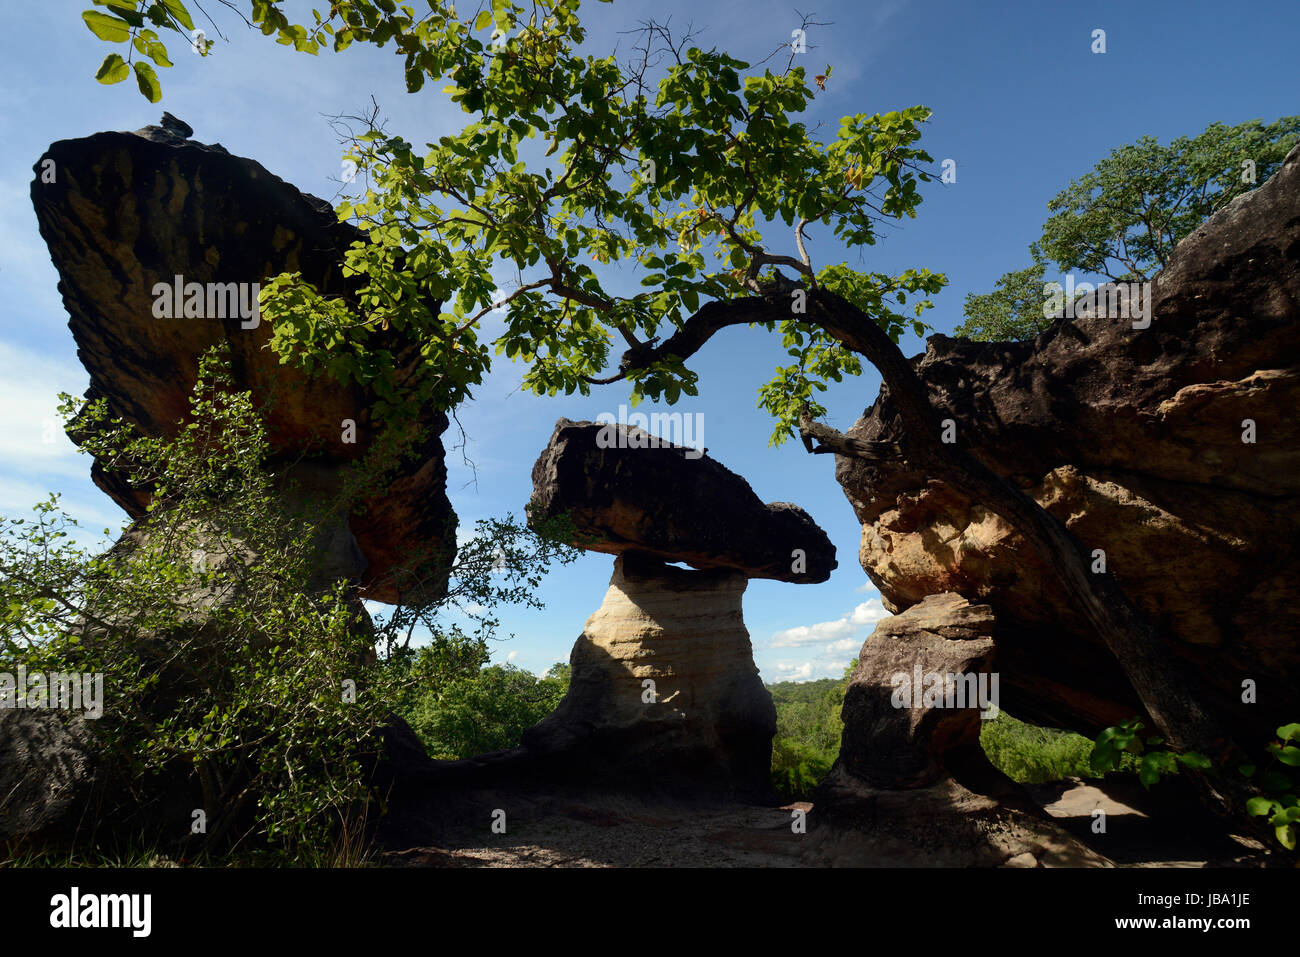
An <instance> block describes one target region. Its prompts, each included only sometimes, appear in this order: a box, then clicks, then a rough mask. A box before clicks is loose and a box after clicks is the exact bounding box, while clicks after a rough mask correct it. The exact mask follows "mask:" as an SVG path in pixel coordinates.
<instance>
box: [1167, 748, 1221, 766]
mask: <svg viewBox="0 0 1300 957" xmlns="http://www.w3.org/2000/svg"><path fill="white" fill-rule="evenodd" d="M1175 756H1176V757H1177V758H1178V760H1179V761H1181V762H1182V763H1183V764H1185V765H1187V767H1189V768H1192V769H1193V770H1196V771H1207V770H1209V769H1210V768H1212V767H1213V766H1214V762H1213V761H1211V760H1210V759H1209V758H1207V757H1206V756H1205V755H1203V754H1199V753H1197V752H1196V751H1188V752H1187V753H1186V754H1179V755H1175Z"/></svg>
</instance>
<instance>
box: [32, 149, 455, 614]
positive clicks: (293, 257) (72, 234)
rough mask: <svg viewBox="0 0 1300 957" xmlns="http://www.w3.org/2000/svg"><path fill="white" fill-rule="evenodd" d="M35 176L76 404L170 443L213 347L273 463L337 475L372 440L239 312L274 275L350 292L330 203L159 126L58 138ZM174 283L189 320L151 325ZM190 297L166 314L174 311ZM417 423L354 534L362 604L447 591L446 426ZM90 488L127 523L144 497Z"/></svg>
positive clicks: (339, 400)
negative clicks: (406, 455)
mask: <svg viewBox="0 0 1300 957" xmlns="http://www.w3.org/2000/svg"><path fill="white" fill-rule="evenodd" d="M35 171H36V178H35V180H34V181H33V183H32V189H31V193H32V202H33V204H34V205H35V208H36V216H37V221H38V223H39V225H40V231H41V235H42V237H44V239H45V241H46V243H47V244H48V246H49V249H50V256H51V259H52V260H53V262H54V266H55V268H56V269H58V271H59V276H60V283H59V290H60V292H61V293H62V295H63V300H64V304H65V306H66V308H67V310H68V314H69V316H70V320H69V326H70V328H71V329H72V334H73V336H74V338H75V339H76V342H77V347H78V356H79V358H80V359H81V361H82V363H83V364H84V365H85V367H86V369H87V371H89V373H90V388H89V390H88V392H87V398H88V399H95V398H98V397H104V398H106V399H107V401H108V405H109V409H110V411H111V412H112V413H113V414H114V415H120V416H122V417H124V418H125V419H126V420H128V421H129V422H132V423H134V424H136V425H138V426H139V427H140V428H142V429H143V430H144V431H145V432H146V433H147V434H151V435H169V434H172V433H173V432H174V430H175V428H176V423H177V422H178V421H180V420H182V419H184V418H185V417H186V416H187V414H188V411H189V397H190V393H191V390H192V388H193V386H194V382H195V380H196V377H197V371H198V360H199V357H200V356H201V355H202V353H203V352H204V351H205V350H207V349H208V348H209V347H211V346H214V345H217V344H221V343H225V344H226V345H228V346H229V348H230V350H231V354H232V360H233V365H234V372H235V376H236V381H237V383H238V384H239V385H240V386H241V387H243V388H248V389H250V390H251V391H252V393H253V397H254V400H255V401H256V402H257V403H258V404H259V406H264V407H265V408H266V421H267V427H268V430H269V434H270V439H271V442H272V445H273V448H274V449H275V451H276V453H277V456H278V459H279V460H280V461H283V462H289V461H298V460H299V459H300V458H302V457H304V456H305V457H307V458H308V459H310V460H312V461H315V462H321V463H327V464H332V465H336V466H337V465H342V464H345V463H348V462H351V461H354V460H355V459H357V458H359V457H360V456H361V455H363V454H364V453H365V451H366V450H367V449H368V448H369V447H370V444H371V442H372V439H373V435H374V427H375V423H374V421H373V419H372V409H373V407H374V403H373V401H372V397H371V396H369V395H367V394H366V393H365V392H364V391H363V390H361V389H359V388H357V387H355V386H341V385H340V384H339V383H338V382H337V381H336V380H334V379H332V378H328V377H324V376H309V375H307V374H305V373H303V372H300V371H299V370H297V369H296V367H293V366H290V365H280V364H279V362H278V359H277V357H276V356H275V355H274V354H273V353H272V352H271V351H270V350H269V349H268V348H267V343H268V341H269V339H270V336H271V330H270V328H269V323H265V322H262V321H260V318H258V317H257V316H256V315H246V314H245V313H244V311H243V310H242V307H243V306H245V305H253V304H255V303H256V289H254V288H253V287H252V284H254V283H258V284H260V283H263V282H265V281H266V280H267V279H269V278H271V277H272V276H275V275H277V274H279V273H281V272H286V271H291V272H292V271H297V272H301V274H302V278H303V280H304V281H305V282H309V283H311V284H313V285H314V286H316V288H317V289H319V290H320V291H321V292H322V293H324V294H326V295H333V294H340V293H342V292H344V291H346V290H347V289H348V284H349V283H350V282H352V280H345V279H344V278H343V276H342V273H341V266H342V263H343V254H344V251H345V250H346V249H347V248H348V246H349V245H350V244H351V243H352V242H353V241H355V240H357V239H359V238H362V233H360V232H359V231H358V230H357V229H355V228H353V227H352V226H350V225H348V224H343V223H339V222H338V220H337V218H336V217H335V215H334V212H333V209H332V208H331V207H330V205H329V204H328V203H326V202H324V201H323V200H320V199H317V198H316V197H313V196H309V195H307V194H304V193H301V192H299V191H298V190H297V189H295V188H294V187H293V186H291V185H290V184H288V183H285V182H284V181H283V180H281V179H279V178H278V177H275V176H273V175H271V173H269V172H268V171H267V170H266V169H265V168H264V167H262V166H261V165H260V164H258V163H256V162H254V161H253V160H249V159H244V158H242V157H237V156H231V155H230V154H229V153H227V152H226V151H225V150H224V149H223V148H222V147H220V146H205V145H203V144H201V143H197V142H194V141H191V140H187V139H184V138H183V136H182V135H181V134H179V133H177V132H174V131H172V130H170V129H165V128H163V127H146V128H145V129H144V130H141V131H140V132H139V133H97V134H95V135H93V136H89V137H86V138H84V139H75V140H61V141H59V142H57V143H54V144H53V145H52V146H51V147H50V148H49V150H48V151H47V152H46V153H45V155H44V156H42V157H41V159H40V160H39V161H38V162H37V164H36V166H35ZM178 276H179V277H181V279H180V281H181V283H182V292H184V289H183V286H184V285H185V284H189V283H199V284H202V286H203V289H204V292H205V295H204V297H203V304H202V309H201V310H195V311H201V312H202V313H203V315H193V314H191V315H189V316H186V315H185V313H184V312H183V311H177V312H174V313H173V315H175V316H177V318H170V319H169V318H157V317H156V315H155V308H154V307H155V302H156V301H157V299H158V297H157V296H155V292H154V289H155V285H156V284H158V283H165V284H167V285H169V286H171V287H172V288H173V289H174V288H175V283H176V281H177V279H176V277H178ZM227 283H231V284H236V285H235V286H233V287H230V289H229V290H228V289H222V290H218V291H217V292H216V293H214V294H212V295H211V296H209V295H208V293H209V290H210V289H211V286H210V285H209V284H227ZM230 290H233V291H234V298H231V297H230V295H229V291H230ZM188 298H189V297H188V294H187V293H186V294H184V299H182V300H181V301H178V302H176V303H174V304H173V305H174V306H175V307H176V308H177V310H182V309H183V308H184V302H185V300H188ZM209 302H211V305H209ZM235 306H239V307H241V308H240V309H238V310H237V309H235V308H233V307H235ZM398 345H400V343H398V342H397V341H396V339H395V340H394V347H395V348H396V347H397V346H398ZM426 418H427V421H426V423H425V424H426V425H428V426H429V427H430V430H429V436H428V438H427V439H426V440H425V441H424V442H423V444H422V447H421V448H418V449H416V450H414V455H413V458H412V459H411V460H410V461H409V462H407V463H405V464H404V465H402V466H400V467H399V472H398V474H397V475H396V479H395V481H394V482H393V485H392V487H391V488H390V489H389V490H388V492H387V494H385V495H384V496H382V497H377V498H375V499H373V500H371V501H369V502H366V503H365V504H364V506H363V510H364V518H361V519H358V520H357V521H355V522H354V523H353V525H354V531H355V534H356V537H357V540H358V542H359V543H360V547H361V549H362V551H363V553H364V554H365V556H366V559H367V560H368V562H369V570H368V572H367V576H366V579H365V581H364V585H365V588H366V595H367V597H371V598H375V599H379V600H387V601H393V600H396V596H397V592H398V589H399V587H401V586H404V585H406V586H409V584H410V581H411V578H412V577H418V578H427V579H430V580H432V581H433V582H434V587H435V588H436V587H441V583H442V582H443V581H445V571H440V570H439V567H438V566H439V565H441V564H445V560H446V554H445V551H446V549H447V548H450V547H453V543H454V541H455V516H454V513H453V512H452V510H451V504H450V502H449V501H448V499H447V496H446V491H445V484H446V469H445V466H444V464H443V448H442V441H441V438H440V436H441V433H442V432H443V431H444V430H445V429H446V427H447V419H446V417H445V416H444V415H442V414H441V413H432V412H431V413H430V415H429V416H427V417H426ZM346 420H351V421H352V422H353V423H355V435H356V441H355V443H347V442H344V441H343V438H344V429H345V425H344V423H345V421H346ZM92 474H93V477H94V479H95V482H96V484H98V485H99V486H100V488H102V489H103V490H104V491H105V492H107V493H108V494H109V495H110V496H112V498H113V499H114V501H116V502H117V503H118V504H119V505H121V506H122V507H123V508H124V509H125V510H126V511H127V513H128V514H130V515H131V516H132V517H136V518H138V517H139V516H140V515H142V514H143V512H144V507H145V505H146V500H147V493H145V492H141V491H139V490H136V489H132V488H130V487H128V486H127V485H126V484H125V483H124V482H122V481H121V480H120V479H118V478H116V477H113V476H109V475H107V474H106V473H105V472H104V471H103V469H102V468H101V466H100V464H99V463H96V464H95V466H94V468H93V472H92ZM412 566H414V567H412ZM408 572H409V573H410V574H409V575H408ZM440 576H441V577H440Z"/></svg>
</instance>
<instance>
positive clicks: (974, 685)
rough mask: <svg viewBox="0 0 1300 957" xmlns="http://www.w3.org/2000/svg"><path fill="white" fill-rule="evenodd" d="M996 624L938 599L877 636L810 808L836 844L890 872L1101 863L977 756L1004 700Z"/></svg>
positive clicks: (863, 658) (946, 596)
mask: <svg viewBox="0 0 1300 957" xmlns="http://www.w3.org/2000/svg"><path fill="white" fill-rule="evenodd" d="M994 624H995V622H994V617H993V613H992V611H991V610H990V609H989V607H988V606H987V605H974V604H971V603H970V602H968V601H966V599H964V598H962V597H961V596H960V595H956V594H953V593H951V592H945V593H942V594H938V595H931V596H929V597H927V598H926V599H925V600H923V601H921V602H919V603H918V604H916V605H914V606H912V607H911V608H909V609H908V610H907V611H905V612H903V613H902V614H899V615H896V616H894V617H893V618H888V619H886V620H884V621H882V622H881V623H880V624H879V625H877V626H876V630H875V632H874V633H873V634H872V635H871V637H869V638H868V639H867V641H866V643H865V644H864V645H863V647H862V652H861V654H860V655H859V657H858V665H857V668H856V669H855V670H854V672H853V675H852V677H851V679H850V681H849V687H848V690H847V692H846V693H845V696H844V710H843V716H844V735H843V739H842V743H841V746H840V754H839V757H838V758H837V759H836V762H835V765H834V767H832V769H831V773H830V774H829V775H828V776H827V778H826V780H825V781H823V782H822V784H821V785H820V786H819V788H818V791H817V796H816V798H815V801H814V813H815V815H816V819H817V821H818V822H819V823H823V824H825V825H827V826H828V830H829V831H830V832H831V833H832V834H834V835H836V837H835V838H834V840H836V841H840V842H844V843H845V844H846V845H848V846H854V847H857V848H858V849H859V853H861V854H863V855H864V856H868V857H873V858H876V859H881V858H883V862H885V863H888V862H891V861H892V862H895V863H898V864H911V865H915V864H916V863H918V862H924V863H925V864H927V865H929V866H950V867H952V866H998V865H1006V866H1012V867H1021V866H1039V864H1046V865H1061V866H1084V865H1086V866H1097V865H1105V864H1106V863H1107V862H1106V860H1105V858H1103V857H1102V856H1101V855H1099V854H1097V853H1095V852H1094V851H1091V850H1089V849H1087V848H1086V847H1085V846H1084V845H1083V844H1081V843H1079V842H1078V841H1076V840H1075V839H1074V838H1072V837H1070V836H1069V835H1068V834H1067V833H1065V832H1064V831H1062V830H1061V829H1060V828H1059V827H1058V826H1057V825H1056V824H1054V823H1053V822H1052V821H1050V820H1049V819H1048V817H1047V816H1046V815H1045V814H1044V813H1043V812H1042V811H1041V810H1040V809H1039V808H1038V807H1037V806H1036V805H1034V804H1033V802H1032V801H1031V800H1030V798H1029V795H1028V794H1027V793H1026V792H1024V791H1023V790H1022V789H1020V788H1019V787H1018V786H1017V785H1016V784H1014V782H1012V781H1011V780H1010V779H1008V778H1006V777H1005V776H1004V775H1003V774H1002V773H1001V772H999V771H998V770H997V769H996V768H994V767H993V765H992V764H991V763H990V762H989V760H988V758H987V757H985V755H984V752H983V750H982V749H981V748H980V743H979V735H980V728H981V723H982V721H983V720H986V719H985V718H984V717H983V715H985V714H987V715H994V714H996V713H997V705H998V704H999V701H998V698H999V697H1000V695H999V693H998V688H999V681H998V674H997V670H996V665H995V650H996V649H995V647H994V642H993V639H992V637H991V636H992V634H993V631H994ZM987 720H997V719H996V717H990V718H988V719H987Z"/></svg>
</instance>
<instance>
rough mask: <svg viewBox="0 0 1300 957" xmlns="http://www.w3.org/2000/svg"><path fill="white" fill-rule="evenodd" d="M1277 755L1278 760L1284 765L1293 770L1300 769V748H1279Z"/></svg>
mask: <svg viewBox="0 0 1300 957" xmlns="http://www.w3.org/2000/svg"><path fill="white" fill-rule="evenodd" d="M1276 754H1277V759H1278V760H1279V761H1281V762H1282V763H1283V764H1286V765H1289V766H1291V767H1293V768H1296V767H1300V748H1297V747H1294V746H1292V745H1288V746H1287V747H1285V748H1278V749H1277V751H1276Z"/></svg>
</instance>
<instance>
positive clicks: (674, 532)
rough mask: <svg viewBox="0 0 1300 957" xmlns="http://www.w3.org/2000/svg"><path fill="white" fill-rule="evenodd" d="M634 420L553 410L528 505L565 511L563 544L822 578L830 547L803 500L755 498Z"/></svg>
mask: <svg viewBox="0 0 1300 957" xmlns="http://www.w3.org/2000/svg"><path fill="white" fill-rule="evenodd" d="M651 439H652V437H651V436H649V435H648V433H646V432H645V431H644V430H642V429H638V428H635V427H629V426H623V425H615V424H599V423H595V422H571V421H569V420H568V419H560V420H559V421H558V422H557V423H556V425H555V432H554V433H553V434H552V435H551V441H550V442H549V443H548V445H547V446H546V448H545V450H543V452H542V454H541V455H540V456H539V457H538V459H537V462H536V464H535V465H534V466H533V497H532V502H531V504H530V508H529V514H530V516H532V517H533V519H534V520H536V519H552V518H556V517H558V516H561V515H567V516H568V518H569V520H570V521H571V522H572V523H573V527H574V530H575V538H574V540H573V542H572V544H575V545H580V546H582V547H584V548H589V549H591V550H593V551H598V552H607V553H609V554H612V555H622V554H624V553H625V552H628V551H637V552H641V553H643V554H647V555H654V556H657V557H658V558H661V559H662V560H663V561H665V562H682V563H684V564H687V565H690V566H692V567H694V568H699V569H706V568H709V569H712V568H717V569H734V570H736V571H738V572H741V573H742V574H744V575H745V576H747V577H749V578H774V579H776V580H778V581H785V582H796V583H809V582H824V581H826V579H828V578H829V577H830V574H831V570H832V569H834V568H835V567H836V564H837V563H836V561H835V547H834V546H833V545H832V544H831V542H830V539H829V538H827V537H826V533H825V532H824V531H822V530H821V528H819V527H818V525H817V523H816V522H814V521H813V520H812V518H811V517H810V516H809V515H808V513H807V512H805V511H804V510H803V509H801V508H799V507H798V506H797V505H791V504H790V503H788V502H773V503H771V504H768V505H764V504H763V503H762V502H761V501H760V500H759V498H758V496H757V495H755V494H754V490H753V489H751V488H750V487H749V483H748V482H746V481H745V480H744V479H743V478H741V477H740V476H739V475H737V474H736V473H735V472H732V471H731V470H730V469H727V468H725V467H724V466H723V465H721V464H720V463H718V462H716V461H714V460H713V459H711V458H709V457H708V456H707V454H705V455H701V454H700V453H699V452H698V451H696V450H694V449H688V448H684V447H682V446H678V445H671V444H669V443H666V442H662V441H661V440H659V439H654V443H655V444H654V445H651V444H650V441H651Z"/></svg>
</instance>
